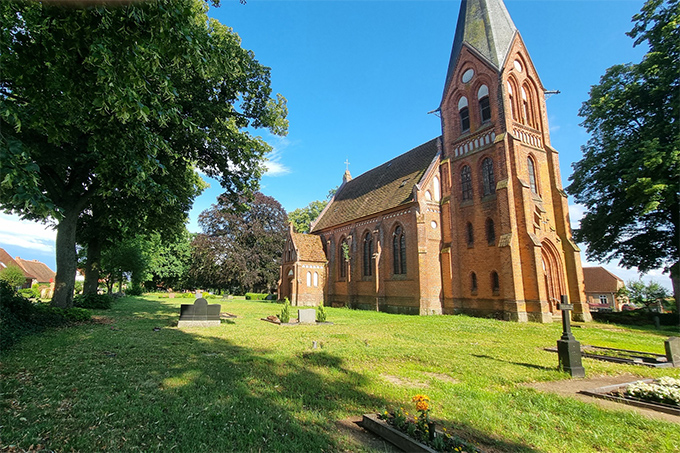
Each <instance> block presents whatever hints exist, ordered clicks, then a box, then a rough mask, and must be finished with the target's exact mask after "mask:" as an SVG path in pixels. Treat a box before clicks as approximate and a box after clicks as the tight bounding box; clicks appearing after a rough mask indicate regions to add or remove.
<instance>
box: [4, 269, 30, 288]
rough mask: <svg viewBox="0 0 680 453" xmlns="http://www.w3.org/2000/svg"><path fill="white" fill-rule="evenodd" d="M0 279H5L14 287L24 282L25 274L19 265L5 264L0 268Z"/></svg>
mask: <svg viewBox="0 0 680 453" xmlns="http://www.w3.org/2000/svg"><path fill="white" fill-rule="evenodd" d="M0 280H3V281H6V282H7V283H9V284H10V286H11V287H12V288H14V289H16V288H19V287H21V286H22V285H23V284H24V283H26V276H25V275H24V271H22V270H21V269H20V268H19V266H14V265H11V266H7V267H5V268H3V269H2V270H0Z"/></svg>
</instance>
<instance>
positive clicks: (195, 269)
mask: <svg viewBox="0 0 680 453" xmlns="http://www.w3.org/2000/svg"><path fill="white" fill-rule="evenodd" d="M198 223H199V225H200V226H201V228H202V230H203V233H200V234H198V235H197V236H196V238H195V239H194V241H193V243H192V248H193V251H192V267H191V271H190V274H191V276H192V278H193V279H194V282H195V283H196V285H197V286H201V287H203V288H214V289H220V290H227V291H230V292H232V293H233V292H250V291H256V292H270V291H273V290H274V289H275V288H276V282H277V280H278V278H279V266H280V264H281V262H280V261H281V254H282V253H283V245H284V242H285V240H286V211H285V210H284V209H283V207H281V204H280V203H279V202H278V201H276V200H275V199H274V198H272V197H268V196H266V195H264V194H262V193H260V192H256V193H255V195H254V197H253V198H252V199H242V200H238V201H236V202H234V201H231V200H229V199H227V198H224V197H223V198H221V199H220V200H219V201H218V203H217V204H215V205H213V206H212V207H211V208H210V209H207V210H205V211H203V212H202V213H201V215H200V217H199V220H198Z"/></svg>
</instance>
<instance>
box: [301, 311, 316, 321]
mask: <svg viewBox="0 0 680 453" xmlns="http://www.w3.org/2000/svg"><path fill="white" fill-rule="evenodd" d="M298 322H299V323H300V324H315V323H316V310H315V309H313V308H305V309H302V310H298Z"/></svg>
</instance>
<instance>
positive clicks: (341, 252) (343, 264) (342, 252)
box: [338, 238, 349, 279]
mask: <svg viewBox="0 0 680 453" xmlns="http://www.w3.org/2000/svg"><path fill="white" fill-rule="evenodd" d="M338 256H339V257H340V259H339V260H338V263H339V265H340V278H341V279H344V278H347V264H348V262H349V243H348V242H347V239H345V238H342V239H341V240H340V243H339V245H338Z"/></svg>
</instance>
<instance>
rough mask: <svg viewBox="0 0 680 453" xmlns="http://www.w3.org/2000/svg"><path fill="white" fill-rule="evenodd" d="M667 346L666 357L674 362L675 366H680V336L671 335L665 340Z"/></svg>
mask: <svg viewBox="0 0 680 453" xmlns="http://www.w3.org/2000/svg"><path fill="white" fill-rule="evenodd" d="M664 346H665V347H666V359H667V360H668V361H669V362H670V363H672V364H673V366H674V367H676V368H677V367H680V338H678V337H669V338H668V340H666V341H664Z"/></svg>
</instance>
